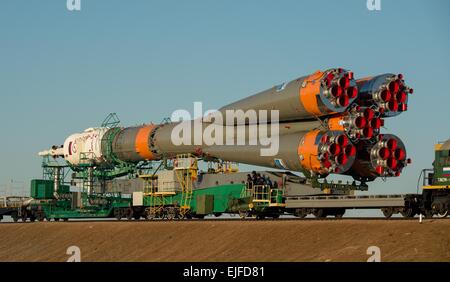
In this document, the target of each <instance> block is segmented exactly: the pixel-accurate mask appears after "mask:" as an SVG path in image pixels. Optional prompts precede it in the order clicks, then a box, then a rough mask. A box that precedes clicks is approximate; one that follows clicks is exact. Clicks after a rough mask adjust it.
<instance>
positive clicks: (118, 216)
mask: <svg viewBox="0 0 450 282" xmlns="http://www.w3.org/2000/svg"><path fill="white" fill-rule="evenodd" d="M114 217H115V218H116V219H117V220H121V219H122V211H121V210H120V209H117V208H116V209H114Z"/></svg>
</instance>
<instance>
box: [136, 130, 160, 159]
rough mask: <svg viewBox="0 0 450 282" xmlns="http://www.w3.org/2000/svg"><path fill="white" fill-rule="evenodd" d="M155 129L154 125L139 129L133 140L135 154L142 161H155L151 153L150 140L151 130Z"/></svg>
mask: <svg viewBox="0 0 450 282" xmlns="http://www.w3.org/2000/svg"><path fill="white" fill-rule="evenodd" d="M155 128H156V125H153V124H151V125H146V126H143V127H142V128H140V129H139V131H138V133H137V134H136V140H135V148H136V153H137V154H138V155H139V156H141V157H142V159H144V160H147V161H151V160H155V159H156V156H155V155H154V154H153V153H152V151H151V145H150V139H151V136H150V135H151V134H152V132H153V130H154V129H155Z"/></svg>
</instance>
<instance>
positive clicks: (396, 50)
mask: <svg viewBox="0 0 450 282" xmlns="http://www.w3.org/2000/svg"><path fill="white" fill-rule="evenodd" d="M381 3H382V10H381V11H369V10H368V9H367V8H366V0H344V1H335V0H329V1H325V0H320V1H318V0H314V1H313V0H311V1H299V0H292V1H265V0H243V1H237V0H234V1H233V0H228V1H224V0H223V1H206V0H204V1H200V0H189V1H188V0H186V1H181V0H180V1H168V0H164V1H125V0H122V1H119V0H81V11H72V12H71V11H68V10H67V9H66V1H65V0H53V1H38V0H35V1H19V0H9V1H8V0H0V160H1V163H0V183H1V184H5V183H6V182H8V181H9V180H10V179H13V180H15V181H23V182H24V183H27V182H28V181H29V180H30V179H31V178H36V177H40V176H41V168H40V161H41V160H40V158H39V157H38V156H37V152H39V151H40V150H43V149H47V148H49V147H50V146H51V145H53V144H62V142H63V141H64V139H65V138H66V137H67V136H68V135H69V134H71V133H74V132H80V131H82V130H84V129H85V128H88V127H91V126H98V125H100V123H101V122H102V120H103V118H104V117H105V116H106V115H107V114H108V113H109V112H117V113H118V115H119V117H120V118H121V120H122V124H123V125H134V124H138V123H143V122H151V121H153V122H160V121H161V120H162V119H163V118H164V117H167V116H170V115H171V113H172V112H173V111H174V110H176V109H187V110H189V111H192V110H193V104H192V103H193V102H194V101H201V102H203V103H204V105H205V107H208V108H209V109H211V108H217V107H220V106H222V105H224V104H226V103H229V102H233V101H235V100H238V99H240V98H243V97H245V96H249V95H251V94H254V93H256V92H258V91H260V90H264V89H266V88H269V87H271V86H272V85H275V84H278V83H281V82H284V81H287V80H290V79H294V78H296V77H298V76H301V75H305V74H309V73H311V72H314V71H316V70H318V69H326V68H330V67H344V68H348V69H351V70H353V71H354V72H355V75H356V76H357V77H363V76H367V75H374V74H380V73H385V72H393V73H403V74H404V75H405V78H406V81H407V83H408V84H409V85H411V86H413V87H414V89H415V93H414V95H413V96H412V97H411V99H410V104H409V110H408V111H407V112H406V113H403V114H402V115H400V116H398V117H396V118H393V119H389V120H387V121H386V129H385V130H384V131H385V132H387V133H395V134H397V135H398V136H399V137H400V138H402V139H403V140H404V142H405V144H406V146H407V149H408V153H409V156H411V157H412V159H413V164H412V165H411V166H409V167H408V168H406V169H405V171H404V174H403V175H402V176H401V177H400V178H398V179H389V180H388V181H387V182H386V183H383V182H382V181H381V180H379V181H376V182H375V183H374V184H373V185H372V186H371V188H370V193H405V192H415V191H416V183H417V178H418V176H419V172H420V170H421V169H422V168H426V167H430V166H431V162H432V160H433V157H434V156H433V146H434V144H435V143H436V142H437V141H442V140H446V139H448V138H450V130H449V127H450V126H449V120H450V52H449V51H450V32H449V27H450V14H449V13H450V1H448V0H442V1H437V0H436V1H418V0H417V1H413V0H395V1H394V0H381Z"/></svg>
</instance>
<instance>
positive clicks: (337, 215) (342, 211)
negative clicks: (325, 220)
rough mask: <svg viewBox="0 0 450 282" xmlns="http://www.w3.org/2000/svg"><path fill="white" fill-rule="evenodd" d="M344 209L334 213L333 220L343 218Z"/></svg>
mask: <svg viewBox="0 0 450 282" xmlns="http://www.w3.org/2000/svg"><path fill="white" fill-rule="evenodd" d="M344 214H345V209H337V210H336V211H335V213H334V217H335V218H342V217H344Z"/></svg>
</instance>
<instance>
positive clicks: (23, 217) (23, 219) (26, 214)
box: [21, 211, 28, 222]
mask: <svg viewBox="0 0 450 282" xmlns="http://www.w3.org/2000/svg"><path fill="white" fill-rule="evenodd" d="M21 219H22V222H27V219H28V213H27V212H26V211H23V212H22V217H21Z"/></svg>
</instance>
